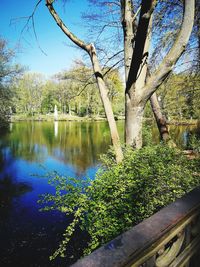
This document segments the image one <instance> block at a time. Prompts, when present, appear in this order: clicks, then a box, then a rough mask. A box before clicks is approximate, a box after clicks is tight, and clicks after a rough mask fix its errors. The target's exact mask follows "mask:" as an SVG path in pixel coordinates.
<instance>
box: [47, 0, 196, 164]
mask: <svg viewBox="0 0 200 267" xmlns="http://www.w3.org/2000/svg"><path fill="white" fill-rule="evenodd" d="M104 2H105V4H112V3H111V1H104ZM115 2H116V3H117V5H118V6H119V7H120V10H121V18H122V26H123V32H124V59H125V60H124V62H125V77H126V89H125V142H126V144H128V145H130V146H132V147H135V148H140V147H141V146H142V122H143V115H144V109H145V106H146V104H147V102H148V100H149V99H150V98H151V96H152V95H153V94H154V93H155V92H156V90H157V89H158V88H159V86H160V85H161V84H162V83H163V82H164V81H165V79H166V78H167V77H168V75H169V74H170V72H171V71H172V70H173V67H174V66H175V64H176V62H177V60H178V59H179V58H180V56H181V55H182V53H183V52H184V50H185V47H186V45H187V43H188V40H189V37H190V34H191V31H192V27H193V21H194V10H195V7H194V5H195V1H194V0H184V1H183V3H182V1H177V2H179V3H178V4H179V5H182V9H183V15H182V23H181V26H180V29H179V32H178V34H177V35H176V38H175V40H174V43H173V45H172V46H171V48H170V49H169V51H168V53H167V54H166V55H165V57H164V58H163V60H162V61H161V62H159V65H158V66H157V67H156V68H155V70H154V71H153V72H152V73H151V75H148V69H149V63H148V55H149V49H150V48H149V47H150V42H151V32H152V28H153V27H154V23H153V15H154V13H155V10H156V8H160V5H165V4H167V2H168V1H159V0H142V1H141V2H140V3H139V7H138V10H137V11H136V12H134V8H133V7H134V1H132V0H121V1H115ZM46 6H47V8H48V10H49V12H50V14H51V15H52V17H53V18H54V20H55V21H56V23H57V25H58V26H59V27H60V29H61V30H62V31H63V32H64V34H65V35H66V36H67V37H68V38H69V39H70V40H71V41H72V42H73V43H74V44H76V45H77V46H78V47H80V48H81V49H82V50H84V51H85V52H86V53H87V54H88V55H89V57H90V59H91V63H92V66H93V71H94V75H95V78H96V81H97V84H98V88H99V91H100V95H101V99H102V102H103V106H104V109H105V113H106V116H107V119H108V123H109V127H110V133H111V139H112V143H113V147H114V149H115V153H116V160H117V161H118V162H120V161H121V160H122V159H123V153H122V149H121V145H120V140H119V134H118V131H117V127H116V123H115V120H114V115H113V111H112V106H111V103H110V101H109V98H108V91H107V88H106V84H105V81H104V75H103V72H102V67H101V66H100V62H99V59H98V55H97V51H96V48H95V45H94V44H93V43H86V42H84V41H83V40H81V39H80V38H78V37H77V36H76V35H75V34H74V33H72V32H71V31H70V30H69V28H68V27H67V26H66V25H65V24H64V22H63V20H62V19H61V18H60V16H59V14H58V13H57V12H56V10H55V7H54V0H46ZM163 16H164V14H163Z"/></svg>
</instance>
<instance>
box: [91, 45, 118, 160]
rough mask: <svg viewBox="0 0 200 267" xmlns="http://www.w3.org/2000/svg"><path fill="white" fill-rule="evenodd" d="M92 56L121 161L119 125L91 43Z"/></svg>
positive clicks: (112, 135)
mask: <svg viewBox="0 0 200 267" xmlns="http://www.w3.org/2000/svg"><path fill="white" fill-rule="evenodd" d="M90 58H91V61H92V66H93V70H94V74H95V77H96V80H97V84H98V87H99V92H100V95H101V99H102V102H103V106H104V110H105V113H106V117H107V119H108V124H109V128H110V132H111V139H112V143H113V147H114V149H115V152H116V161H117V162H120V161H122V159H123V152H122V148H121V144H120V139H119V134H118V130H117V125H116V122H115V119H114V114H113V110H112V106H111V103H110V100H109V98H108V90H107V88H106V85H105V82H104V79H103V73H102V70H101V67H100V64H99V61H98V58H97V54H96V50H95V47H94V46H93V45H92V44H91V53H90Z"/></svg>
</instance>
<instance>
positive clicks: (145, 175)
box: [40, 144, 200, 259]
mask: <svg viewBox="0 0 200 267" xmlns="http://www.w3.org/2000/svg"><path fill="white" fill-rule="evenodd" d="M199 166H200V158H199V157H198V158H193V159H191V160H188V158H187V157H186V156H185V155H184V154H183V153H182V152H181V151H179V150H177V149H175V148H169V147H168V146H165V145H163V144H160V145H157V146H146V147H144V148H142V149H140V150H137V151H133V150H132V149H131V148H126V149H125V151H124V160H123V161H122V162H121V163H120V164H116V162H115V160H114V154H113V152H111V151H110V152H109V153H107V154H106V155H104V156H102V164H101V167H100V169H99V170H98V172H97V174H96V176H95V179H94V180H89V179H85V180H81V179H79V178H70V177H63V176H59V175H58V174H52V175H51V176H52V177H51V179H50V181H49V182H50V184H51V185H52V186H53V187H54V188H55V194H45V195H43V196H42V197H41V199H40V203H42V205H43V206H45V207H44V208H43V210H44V211H48V210H58V211H60V212H62V213H65V214H66V215H67V216H72V218H73V220H72V221H71V224H70V225H69V226H68V227H67V229H66V231H65V233H64V235H63V241H62V242H61V243H60V246H59V248H58V249H57V251H56V252H55V253H54V254H53V255H52V257H51V259H54V258H55V257H56V256H61V257H64V256H65V255H66V253H69V252H68V251H67V244H68V243H69V241H70V239H71V237H72V236H73V233H74V231H75V230H76V229H77V227H80V228H81V229H82V230H83V231H87V233H88V234H89V237H90V241H89V243H88V244H86V247H85V251H84V253H85V254H88V253H90V252H91V251H93V250H94V249H96V248H97V247H99V246H100V245H102V244H105V243H106V242H108V241H109V240H111V239H113V238H114V237H116V236H117V235H119V234H121V233H122V232H123V231H125V230H127V229H129V228H130V227H132V226H134V225H135V224H137V223H139V222H141V221H142V220H143V219H145V218H147V217H149V216H151V215H152V214H153V213H155V212H156V211H158V210H159V209H161V208H162V207H164V206H165V205H167V204H169V203H171V202H172V201H174V200H175V199H176V198H177V197H181V196H182V195H184V194H185V193H187V192H189V191H190V190H192V189H193V188H195V187H196V186H198V185H199V184H200V172H199Z"/></svg>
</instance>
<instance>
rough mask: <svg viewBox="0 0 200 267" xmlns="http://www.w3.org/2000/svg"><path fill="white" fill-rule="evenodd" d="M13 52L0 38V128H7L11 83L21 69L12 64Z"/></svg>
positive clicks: (10, 105)
mask: <svg viewBox="0 0 200 267" xmlns="http://www.w3.org/2000/svg"><path fill="white" fill-rule="evenodd" d="M13 58H14V51H12V50H11V49H9V48H8V45H7V42H6V41H5V40H4V39H2V38H0V128H1V129H2V128H7V127H8V121H9V118H10V115H11V110H12V106H13V104H12V101H11V100H12V96H13V92H12V90H11V83H12V80H13V78H14V77H15V78H16V76H17V75H18V74H19V73H20V72H21V71H22V69H21V68H20V67H19V66H18V65H15V64H13Z"/></svg>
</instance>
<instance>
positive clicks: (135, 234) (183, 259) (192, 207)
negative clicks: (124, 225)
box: [72, 188, 200, 267]
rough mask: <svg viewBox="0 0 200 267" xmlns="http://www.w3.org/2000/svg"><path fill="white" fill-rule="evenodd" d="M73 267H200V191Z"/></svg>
mask: <svg viewBox="0 0 200 267" xmlns="http://www.w3.org/2000/svg"><path fill="white" fill-rule="evenodd" d="M72 266H73V267H124V266H126V267H128V266H132V267H136V266H142V267H143V266H144V267H153V266H157V267H166V266H170V267H175V266H183V267H186V266H187V267H188V266H190V267H200V188H196V189H194V190H193V191H191V192H190V193H189V194H187V195H185V196H184V197H182V198H180V199H178V200H177V201H175V202H173V203H172V204H170V205H169V206H167V207H165V208H163V209H162V210H160V211H159V212H157V213H155V214H154V215H153V216H151V217H150V218H148V219H146V220H144V221H143V222H141V223H140V224H138V225H136V226H135V227H133V228H132V229H130V230H129V231H127V232H125V233H123V234H122V235H120V236H118V237H117V238H115V239H114V240H112V241H111V242H109V243H108V244H106V245H104V246H102V247H101V248H99V249H97V250H96V251H94V252H93V253H91V254H90V255H89V256H87V257H85V258H83V259H81V260H79V261H78V262H76V263H75V264H74V265H72Z"/></svg>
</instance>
